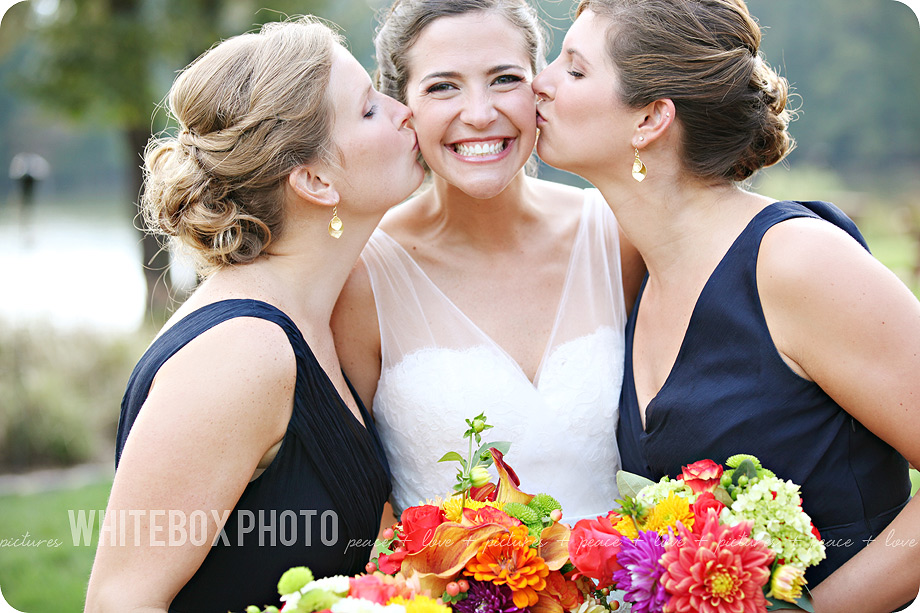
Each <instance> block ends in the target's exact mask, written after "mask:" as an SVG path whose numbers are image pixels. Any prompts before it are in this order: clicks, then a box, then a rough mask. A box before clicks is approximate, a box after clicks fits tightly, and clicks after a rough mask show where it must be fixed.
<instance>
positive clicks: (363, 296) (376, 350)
mask: <svg viewBox="0 0 920 613" xmlns="http://www.w3.org/2000/svg"><path fill="white" fill-rule="evenodd" d="M331 324H332V334H333V336H334V338H335V351H336V353H337V354H338V356H339V363H340V364H341V365H342V370H344V371H345V374H346V375H347V376H348V379H349V380H350V381H351V384H352V385H353V386H354V388H355V390H357V392H358V395H359V396H360V397H361V400H362V402H364V406H365V407H367V410H368V411H369V412H370V413H371V415H373V402H374V394H376V393H377V381H378V380H379V379H380V360H381V354H380V325H379V323H378V321H377V305H376V303H375V302H374V291H373V289H372V288H371V281H370V277H368V274H367V268H365V267H364V262H362V261H361V260H358V263H357V264H356V265H355V267H354V268H353V269H352V271H351V274H350V275H349V276H348V280H347V281H346V282H345V287H343V288H342V293H341V294H339V299H338V302H336V304H335V309H334V310H333V312H332V322H331Z"/></svg>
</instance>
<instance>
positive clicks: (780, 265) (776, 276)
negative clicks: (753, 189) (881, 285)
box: [757, 217, 884, 292]
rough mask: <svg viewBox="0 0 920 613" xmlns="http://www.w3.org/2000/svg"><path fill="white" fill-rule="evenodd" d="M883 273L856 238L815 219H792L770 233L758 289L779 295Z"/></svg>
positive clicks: (762, 251) (760, 262) (766, 236)
mask: <svg viewBox="0 0 920 613" xmlns="http://www.w3.org/2000/svg"><path fill="white" fill-rule="evenodd" d="M882 269H884V266H882V265H881V264H880V263H879V262H878V261H877V260H876V259H875V258H874V257H873V256H872V255H871V254H870V253H869V252H868V251H866V250H865V249H864V248H863V247H862V245H860V244H859V243H858V242H857V241H856V240H855V239H854V238H853V237H852V236H850V235H849V234H847V233H846V232H845V231H843V230H842V229H840V228H838V227H837V226H835V225H834V224H832V223H829V222H827V221H824V220H820V219H814V218H811V217H799V218H794V219H789V220H786V221H784V222H782V223H778V224H776V225H774V226H773V227H771V228H770V229H769V230H767V232H766V233H765V234H764V237H763V242H762V243H761V247H760V253H759V255H758V261H757V271H758V285H761V286H763V287H765V288H766V289H768V290H772V291H778V292H782V291H796V290H797V289H798V290H801V289H803V288H806V287H812V288H815V289H818V288H821V287H828V288H829V287H832V286H833V284H834V282H835V280H840V279H841V278H845V279H852V275H853V274H854V273H856V272H857V271H863V272H869V271H876V272H880V271H881V270H882Z"/></svg>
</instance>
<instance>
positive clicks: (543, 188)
mask: <svg viewBox="0 0 920 613" xmlns="http://www.w3.org/2000/svg"><path fill="white" fill-rule="evenodd" d="M528 187H529V189H530V192H531V193H532V194H533V195H534V198H535V199H536V201H537V203H538V204H541V205H543V207H545V210H549V211H552V212H553V213H554V214H557V215H564V216H568V217H572V216H574V217H576V218H577V217H579V216H580V215H581V207H582V205H583V204H584V201H585V190H584V189H582V188H580V187H574V186H572V185H566V184H565V183H556V182H555V181H547V180H545V179H536V178H533V177H529V178H528Z"/></svg>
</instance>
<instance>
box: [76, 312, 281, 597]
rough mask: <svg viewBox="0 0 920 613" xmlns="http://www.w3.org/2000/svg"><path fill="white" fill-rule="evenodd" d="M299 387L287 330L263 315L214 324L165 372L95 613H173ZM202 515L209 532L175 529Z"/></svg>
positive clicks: (111, 515) (128, 454) (92, 591)
mask: <svg viewBox="0 0 920 613" xmlns="http://www.w3.org/2000/svg"><path fill="white" fill-rule="evenodd" d="M217 356H219V357H217ZM295 380H296V363H295V360H294V353H293V350H292V349H291V345H290V343H289V341H288V339H287V336H286V335H285V333H284V331H283V330H282V329H281V328H279V327H278V326H277V325H275V324H273V323H271V322H267V321H264V320H259V319H253V318H238V319H232V320H230V321H227V322H224V323H221V324H219V325H217V326H215V327H214V328H212V329H211V330H209V331H207V332H205V333H203V334H202V335H201V336H199V337H197V338H196V339H194V340H193V341H191V342H190V343H189V344H188V345H186V346H185V347H183V348H182V349H181V350H180V351H179V352H177V353H176V355H174V356H173V357H172V358H170V359H169V360H168V361H167V362H166V363H165V364H164V365H163V367H162V368H161V369H160V371H159V372H158V373H157V376H156V379H155V381H154V384H153V386H152V387H151V390H150V393H149V394H148V396H147V400H146V401H145V403H144V406H143V409H142V410H141V411H140V414H139V415H138V417H137V419H136V421H135V422H134V426H133V427H132V428H131V433H130V434H129V436H128V439H127V441H126V443H125V446H124V449H123V451H122V455H121V461H120V463H119V465H118V470H117V471H116V472H115V481H114V483H113V484H112V493H111V495H110V497H109V502H108V505H107V508H106V513H105V524H107V525H109V530H108V532H107V534H108V536H107V537H106V538H103V534H100V539H99V546H98V549H97V550H96V558H95V561H94V562H93V570H92V574H91V576H90V580H89V587H88V589H87V595H86V611H90V612H92V613H100V612H102V613H104V612H108V611H112V612H121V611H144V612H155V611H158V612H160V613H165V612H166V611H167V610H168V608H169V605H170V603H171V602H172V600H173V599H174V598H175V597H176V594H177V593H178V592H179V590H181V589H182V587H183V586H184V585H185V584H186V583H187V582H188V580H189V579H190V578H191V577H192V575H194V574H195V571H196V570H197V569H198V567H199V566H200V565H201V563H202V561H203V560H204V559H205V557H206V556H207V555H208V552H209V551H210V549H211V543H213V542H214V539H215V537H216V536H217V535H218V534H220V531H221V530H222V529H223V526H224V523H225V522H226V519H227V517H228V516H229V511H230V510H232V509H233V508H234V507H235V506H236V503H237V502H238V500H239V498H240V495H241V494H242V492H243V490H244V489H245V488H246V485H247V484H248V483H249V480H250V478H251V477H252V476H253V473H254V471H255V469H256V467H257V466H258V464H259V461H260V460H261V459H262V457H263V456H264V455H265V453H266V451H267V450H268V449H270V448H271V447H272V446H273V445H274V444H275V443H276V442H278V441H279V440H280V439H281V438H283V436H284V433H285V431H286V430H287V424H288V422H289V421H290V417H291V409H292V405H293V398H294V383H295ZM196 512H197V513H196ZM193 513H195V515H193ZM201 513H203V514H204V518H205V520H206V524H205V526H204V529H205V533H204V534H203V535H199V534H196V531H192V530H189V531H185V532H179V533H176V532H175V531H172V532H171V530H172V529H171V527H170V526H175V525H178V524H179V523H180V522H181V520H183V519H184V520H186V521H184V522H181V525H182V526H190V525H191V523H190V522H194V525H195V526H196V527H197V526H198V525H199V522H198V521H196V520H195V518H196V517H199V516H200V515H201ZM113 521H114V522H117V525H115V524H113V523H112V522H113ZM174 522H175V523H174ZM183 536H184V537H186V538H183ZM193 541H194V542H193ZM263 579H264V580H266V581H269V582H270V581H273V580H276V579H272V578H263Z"/></svg>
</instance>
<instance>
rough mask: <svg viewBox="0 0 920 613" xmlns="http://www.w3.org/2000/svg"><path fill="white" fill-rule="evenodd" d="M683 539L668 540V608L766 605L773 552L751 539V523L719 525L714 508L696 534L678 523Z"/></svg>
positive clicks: (743, 612)
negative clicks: (765, 588) (765, 589)
mask: <svg viewBox="0 0 920 613" xmlns="http://www.w3.org/2000/svg"><path fill="white" fill-rule="evenodd" d="M678 529H679V531H680V538H679V539H671V540H669V541H668V542H667V543H666V544H665V554H664V556H662V558H661V563H662V564H663V565H664V567H665V571H664V574H663V575H662V577H661V584H662V585H663V586H664V588H665V589H666V590H667V592H668V593H669V594H671V598H670V600H669V601H668V604H667V605H666V606H665V609H664V610H665V611H667V612H668V613H695V612H696V611H699V612H700V613H757V612H759V611H765V610H766V599H765V598H764V595H763V587H764V585H766V583H767V581H769V579H770V565H771V564H772V563H773V557H774V554H773V552H772V551H770V550H769V549H768V548H767V546H766V545H764V544H763V543H761V542H760V541H757V540H754V539H751V538H750V534H751V526H750V523H747V522H743V523H741V524H738V525H737V526H726V525H719V520H718V517H717V516H716V515H715V514H714V513H710V514H708V516H707V519H706V522H705V526H704V527H703V530H702V531H701V532H700V533H698V534H693V533H691V532H690V531H689V530H687V529H686V528H685V527H684V526H683V525H681V526H679V528H678Z"/></svg>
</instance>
